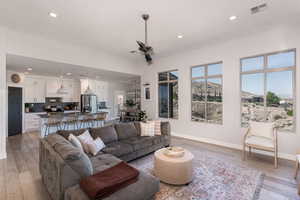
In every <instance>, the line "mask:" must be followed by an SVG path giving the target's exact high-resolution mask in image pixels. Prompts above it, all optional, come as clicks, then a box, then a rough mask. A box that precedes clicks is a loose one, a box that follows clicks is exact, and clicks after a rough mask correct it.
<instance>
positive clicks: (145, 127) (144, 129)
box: [141, 122, 155, 136]
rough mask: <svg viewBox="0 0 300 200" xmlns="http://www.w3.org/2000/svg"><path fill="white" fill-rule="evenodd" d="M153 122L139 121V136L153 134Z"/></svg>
mask: <svg viewBox="0 0 300 200" xmlns="http://www.w3.org/2000/svg"><path fill="white" fill-rule="evenodd" d="M154 127H155V123H154V122H148V123H144V122H141V136H154Z"/></svg>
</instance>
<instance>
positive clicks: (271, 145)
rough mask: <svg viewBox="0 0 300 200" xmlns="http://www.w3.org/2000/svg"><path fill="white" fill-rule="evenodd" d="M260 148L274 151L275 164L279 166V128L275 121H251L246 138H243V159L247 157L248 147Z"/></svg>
mask: <svg viewBox="0 0 300 200" xmlns="http://www.w3.org/2000/svg"><path fill="white" fill-rule="evenodd" d="M247 147H248V148H249V154H251V149H252V148H253V149H259V150H264V151H269V152H274V165H275V168H277V160H278V145H277V128H276V127H275V125H274V123H267V122H250V127H249V128H248V130H247V132H246V134H245V136H244V139H243V159H244V160H245V159H246V157H247V153H246V148H247Z"/></svg>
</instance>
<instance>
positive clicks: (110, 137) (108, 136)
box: [90, 126, 118, 144]
mask: <svg viewBox="0 0 300 200" xmlns="http://www.w3.org/2000/svg"><path fill="white" fill-rule="evenodd" d="M90 133H91V135H92V137H93V138H94V139H96V138H97V137H100V138H101V140H102V141H103V142H104V144H109V143H112V142H116V141H117V140H118V135H117V132H116V130H115V128H114V127H113V126H104V127H101V128H91V129H90Z"/></svg>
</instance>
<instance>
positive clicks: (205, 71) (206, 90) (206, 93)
mask: <svg viewBox="0 0 300 200" xmlns="http://www.w3.org/2000/svg"><path fill="white" fill-rule="evenodd" d="M207 68H208V65H206V66H205V68H204V73H205V74H204V75H205V79H204V80H205V106H204V108H205V121H206V122H207V95H208V89H207V71H208V70H207Z"/></svg>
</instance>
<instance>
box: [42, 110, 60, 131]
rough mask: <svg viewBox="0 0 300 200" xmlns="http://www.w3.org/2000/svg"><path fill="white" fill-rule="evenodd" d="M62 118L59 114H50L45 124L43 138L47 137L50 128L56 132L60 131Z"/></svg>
mask: <svg viewBox="0 0 300 200" xmlns="http://www.w3.org/2000/svg"><path fill="white" fill-rule="evenodd" d="M62 119H63V116H62V115H61V114H50V115H49V117H48V118H47V122H46V123H45V134H44V135H45V136H47V135H49V133H50V131H51V130H50V129H51V128H56V131H58V130H61V122H62Z"/></svg>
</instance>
